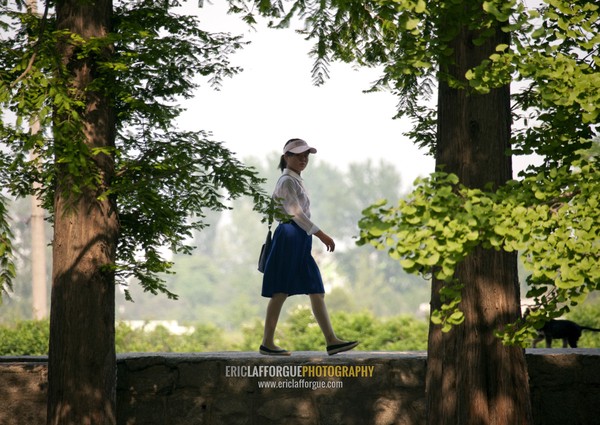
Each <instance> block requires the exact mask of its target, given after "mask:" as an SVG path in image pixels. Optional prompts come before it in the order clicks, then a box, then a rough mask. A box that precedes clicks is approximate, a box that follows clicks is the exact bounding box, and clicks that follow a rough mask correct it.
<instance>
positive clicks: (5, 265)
mask: <svg viewBox="0 0 600 425" xmlns="http://www.w3.org/2000/svg"><path fill="white" fill-rule="evenodd" d="M6 204H7V199H6V198H5V197H4V196H2V195H0V305H1V304H2V294H3V293H7V292H9V291H10V290H11V289H12V282H13V279H14V278H15V275H16V270H15V265H14V262H13V253H12V243H11V239H12V231H11V228H10V225H9V223H8V220H7V215H8V214H7V211H6Z"/></svg>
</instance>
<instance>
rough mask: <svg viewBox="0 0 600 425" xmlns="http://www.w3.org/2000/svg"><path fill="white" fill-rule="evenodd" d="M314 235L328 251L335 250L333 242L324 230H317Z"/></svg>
mask: <svg viewBox="0 0 600 425" xmlns="http://www.w3.org/2000/svg"><path fill="white" fill-rule="evenodd" d="M315 236H316V237H317V238H319V239H320V240H321V242H323V244H324V245H325V246H326V247H327V251H328V252H333V251H334V250H335V242H334V241H333V239H332V238H331V237H329V236H328V235H327V234H326V233H325V232H323V231H322V230H319V231H318V232H317V233H315Z"/></svg>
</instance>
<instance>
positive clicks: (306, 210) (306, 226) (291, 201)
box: [273, 168, 319, 235]
mask: <svg viewBox="0 0 600 425" xmlns="http://www.w3.org/2000/svg"><path fill="white" fill-rule="evenodd" d="M273 199H274V200H275V202H279V205H280V207H281V209H282V212H284V213H285V214H287V215H289V216H292V220H294V222H295V223H296V224H297V225H298V226H300V228H301V229H302V230H304V231H305V232H306V233H307V234H309V235H314V234H315V233H316V232H318V231H319V228H318V227H317V226H316V225H315V224H314V223H313V222H312V221H310V199H308V193H307V191H306V188H305V187H304V183H303V180H302V177H300V175H299V174H298V173H296V172H294V171H292V170H290V169H288V168H286V169H284V170H283V173H282V175H281V177H280V178H279V180H278V181H277V184H276V185H275V190H274V191H273Z"/></svg>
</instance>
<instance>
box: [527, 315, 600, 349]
mask: <svg viewBox="0 0 600 425" xmlns="http://www.w3.org/2000/svg"><path fill="white" fill-rule="evenodd" d="M584 330H586V331H593V332H600V329H596V328H590V327H589V326H581V325H578V324H577V323H575V322H573V321H571V320H554V319H553V320H550V321H549V322H546V324H545V325H544V327H543V328H542V329H540V330H539V331H538V336H537V337H536V338H535V339H534V340H533V348H535V346H536V345H537V343H538V342H540V341H542V340H544V339H545V340H546V348H551V347H552V340H553V339H562V341H563V348H567V344H568V345H569V347H571V348H577V341H579V338H580V337H581V332H582V331H584Z"/></svg>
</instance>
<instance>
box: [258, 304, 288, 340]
mask: <svg viewBox="0 0 600 425" xmlns="http://www.w3.org/2000/svg"><path fill="white" fill-rule="evenodd" d="M286 299H287V294H282V293H279V294H273V296H272V297H271V299H270V300H269V304H268V305H267V316H266V318H265V330H264V334H263V342H262V345H264V346H265V347H267V348H269V349H271V350H279V349H280V348H279V347H277V346H276V345H275V329H276V328H277V322H278V320H279V314H280V313H281V307H283V303H284V302H285V300H286Z"/></svg>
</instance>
